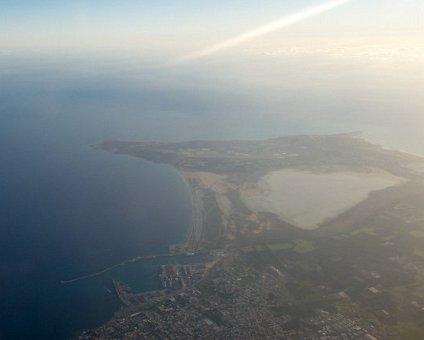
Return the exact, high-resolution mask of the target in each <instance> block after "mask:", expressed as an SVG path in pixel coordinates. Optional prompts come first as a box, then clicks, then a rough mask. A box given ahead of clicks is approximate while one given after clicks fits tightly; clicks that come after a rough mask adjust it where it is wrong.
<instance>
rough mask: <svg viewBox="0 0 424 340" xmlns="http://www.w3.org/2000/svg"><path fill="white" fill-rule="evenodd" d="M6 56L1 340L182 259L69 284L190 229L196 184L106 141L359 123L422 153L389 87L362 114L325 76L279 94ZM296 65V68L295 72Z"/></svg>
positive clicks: (74, 314)
mask: <svg viewBox="0 0 424 340" xmlns="http://www.w3.org/2000/svg"><path fill="white" fill-rule="evenodd" d="M0 59H1V58H0ZM12 59H13V58H12ZM0 61H1V67H0V306H1V308H0V339H68V338H71V337H74V336H76V335H77V334H79V332H81V330H83V329H87V328H92V327H96V326H98V325H100V324H101V323H102V322H104V321H106V320H108V319H110V318H111V316H112V315H113V313H114V312H115V311H116V310H117V309H118V308H119V301H118V299H117V298H116V296H115V295H114V294H113V292H112V293H111V291H112V290H113V288H112V285H111V281H112V279H119V280H122V281H124V282H126V283H128V284H129V285H130V286H131V287H132V288H133V289H134V290H135V291H137V292H141V291H145V290H150V289H155V288H157V285H158V280H157V273H158V270H159V267H160V265H161V264H164V263H169V261H177V260H186V259H173V258H168V257H159V258H156V259H151V260H146V261H140V262H137V263H134V264H131V265H126V266H121V267H117V268H116V269H114V270H111V271H109V272H107V273H105V274H103V275H99V276H96V277H93V278H89V279H85V280H80V281H77V282H74V283H70V284H61V283H60V281H62V280H70V279H73V278H75V277H80V276H84V275H87V274H90V273H93V272H97V271H99V270H102V269H103V268H107V267H110V266H113V265H115V264H118V263H121V262H123V261H126V260H128V259H131V258H133V257H135V256H139V255H152V254H164V253H166V252H167V251H168V247H169V246H170V245H172V244H177V243H181V242H184V241H185V239H186V237H187V235H188V233H189V230H190V227H191V199H190V194H189V191H188V189H187V187H186V186H185V184H184V182H183V181H182V179H181V178H180V177H179V175H178V173H177V172H176V170H175V169H173V168H172V167H170V166H168V165H164V164H154V163H151V162H147V161H144V160H141V159H137V158H131V157H128V156H122V155H114V154H110V153H107V152H104V151H100V150H96V149H95V148H93V147H92V146H93V145H95V144H96V143H99V142H101V141H104V140H115V139H119V140H141V141H148V140H156V141H182V140H190V139H241V138H247V139H257V138H268V137H276V136H281V135H293V134H302V133H339V132H351V131H356V130H362V131H364V135H365V136H366V137H367V138H371V139H373V138H374V140H375V141H377V142H380V143H384V144H385V145H388V146H391V147H399V148H404V149H408V148H409V149H408V150H409V151H411V152H416V153H420V152H422V153H423V154H424V149H422V150H421V149H420V147H422V145H424V143H423V144H420V141H421V135H420V134H418V133H417V134H416V136H415V135H414V136H415V137H413V138H412V134H411V133H410V131H411V130H410V129H408V128H407V125H405V126H404V127H402V126H400V125H399V124H398V123H397V122H398V120H397V119H395V118H396V117H397V116H396V115H395V114H391V115H390V116H389V117H388V119H387V120H385V121H384V120H383V118H382V117H383V115H382V114H381V111H382V107H381V103H380V100H381V95H380V94H375V97H376V98H377V99H376V100H375V101H374V102H372V101H371V102H370V99H369V98H368V97H367V98H366V100H368V104H367V105H368V106H369V107H371V108H372V109H370V110H368V112H367V113H364V112H362V111H361V112H360V113H359V108H360V109H361V110H363V109H364V108H365V104H364V100H365V99H364V98H363V97H361V93H358V91H359V90H358V89H356V91H357V92H354V91H353V92H348V89H346V88H344V89H343V93H340V92H337V93H334V91H333V92H332V90H331V89H332V87H329V86H328V84H327V85H326V87H323V86H324V85H323V86H321V87H320V88H319V91H318V90H317V91H315V92H313V91H311V89H308V90H305V93H300V92H299V91H300V90H299V87H297V86H293V88H292V89H290V88H288V87H287V85H286V86H285V87H281V89H279V91H277V95H275V96H274V97H272V98H271V97H270V96H271V95H270V93H269V92H267V93H266V94H264V93H262V94H261V93H259V92H258V89H257V88H254V87H251V86H250V85H249V82H248V81H247V82H245V84H248V85H240V84H238V83H237V82H233V81H232V80H229V81H227V80H226V79H225V77H224V76H223V75H221V76H222V78H219V75H216V74H214V77H215V78H214V77H212V76H211V75H209V76H210V78H209V79H207V76H205V75H204V74H202V76H199V74H200V73H201V72H199V71H198V70H197V71H196V72H198V73H199V74H197V76H193V74H195V73H196V72H194V71H193V72H192V74H191V75H190V76H188V77H184V76H183V74H184V72H183V71H181V73H174V74H171V76H169V75H168V76H165V74H166V72H165V71H160V72H157V73H154V72H150V71H148V70H146V69H143V68H139V67H135V66H134V65H137V64H135V63H133V62H127V63H126V64H125V63H124V64H125V67H124V71H122V70H120V69H119V67H118V66H117V63H116V62H110V63H109V64H105V65H102V67H99V64H98V63H97V62H96V60H94V59H93V60H88V61H87V60H86V61H85V62H84V63H82V62H81V61H80V60H71V61H68V64H67V63H64V62H63V61H61V62H60V63H59V62H52V61H45V60H42V61H37V62H34V61H31V62H29V61H27V60H18V61H16V60H11V58H6V59H4V58H3V59H1V60H0ZM81 65H82V66H81ZM292 70H293V68H292V65H290V64H287V67H286V71H287V73H286V75H287V74H290V72H293V71H292ZM169 72H170V71H169ZM169 72H168V73H169ZM281 72H282V71H281ZM224 73H225V72H224ZM235 78H237V77H235ZM254 80H255V81H256V80H257V79H254ZM295 80H296V79H293V75H292V77H291V78H290V81H291V82H293V81H295ZM297 80H298V81H301V80H302V81H304V79H303V78H302V79H297ZM335 87H336V86H335ZM323 88H324V89H327V90H325V91H323ZM361 88H362V87H361ZM261 95H262V97H261ZM355 95H357V96H359V97H360V100H358V101H355V100H354V99H352V98H355V97H354V96H355ZM302 96H303V97H302ZM340 96H342V97H343V98H340ZM299 98H303V99H302V100H301V99H299ZM334 101H337V105H335V104H334ZM358 103H359V104H360V105H359V104H358ZM421 104H422V102H420V105H421ZM317 105H318V106H319V109H317ZM379 105H380V106H379ZM420 107H421V106H420ZM383 108H384V106H383ZM403 108H405V107H403ZM308 110H309V111H308ZM373 110H374V111H373ZM411 110H413V108H411ZM340 112H344V114H341V113H340ZM355 114H356V115H357V116H356V118H355V117H353V116H352V115H355ZM412 116H413V115H412V114H411V117H412ZM414 117H415V116H414ZM411 119H412V118H411ZM411 119H410V120H409V121H407V122H409V124H410V125H414V127H413V128H412V129H413V130H414V129H416V130H417V132H419V131H422V130H421V129H418V127H417V125H416V124H411ZM414 119H415V118H414ZM384 124H386V125H384ZM414 131H415V130H414ZM395 134H396V138H393V136H394V135H395ZM387 136H389V137H390V138H388V137H387Z"/></svg>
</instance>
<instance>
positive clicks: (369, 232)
mask: <svg viewBox="0 0 424 340" xmlns="http://www.w3.org/2000/svg"><path fill="white" fill-rule="evenodd" d="M350 234H351V235H352V236H356V235H360V234H365V235H370V236H376V235H377V234H376V233H375V231H374V230H373V229H371V228H360V229H356V230H353V231H351V232H350Z"/></svg>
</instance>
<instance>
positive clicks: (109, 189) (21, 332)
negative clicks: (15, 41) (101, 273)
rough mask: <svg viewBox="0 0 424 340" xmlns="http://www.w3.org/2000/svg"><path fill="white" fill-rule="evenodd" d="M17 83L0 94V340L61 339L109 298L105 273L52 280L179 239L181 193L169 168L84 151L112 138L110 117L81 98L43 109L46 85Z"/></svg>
mask: <svg viewBox="0 0 424 340" xmlns="http://www.w3.org/2000/svg"><path fill="white" fill-rule="evenodd" d="M24 83H25V81H24V80H22V79H21V80H20V83H19V84H20V86H21V85H22V84H24ZM43 84H44V83H43V82H41V81H40V83H39V85H40V86H43ZM2 86H4V87H5V86H6V85H5V83H2ZM10 86H13V84H12V85H10ZM19 88H21V87H18V86H17V88H16V89H15V94H14V96H15V95H16V92H17V93H18V97H11V96H10V95H9V96H8V94H7V93H4V92H3V94H2V95H0V97H2V98H1V99H2V102H1V103H2V105H1V109H2V110H1V116H0V193H1V195H0V226H1V227H0V305H1V308H0V338H1V339H3V338H4V339H60V338H66V337H69V336H71V335H72V334H75V332H77V331H78V330H80V329H82V328H87V327H93V326H95V325H97V324H99V323H100V322H101V321H104V320H106V319H108V318H110V317H111V315H112V313H113V312H114V311H115V310H116V309H117V307H118V301H117V300H116V298H115V297H114V296H113V295H110V294H108V292H107V291H106V290H105V289H104V287H103V286H104V284H109V283H110V277H109V278H108V279H107V280H106V281H104V280H103V281H99V282H97V284H96V283H84V282H81V283H79V284H73V285H61V284H59V281H60V280H64V279H69V278H73V277H76V276H80V275H84V274H87V273H90V272H93V271H97V270H99V269H102V268H104V267H108V266H110V265H113V264H116V263H119V262H121V261H124V260H126V259H128V258H132V257H134V256H136V255H143V254H155V253H164V252H166V251H167V249H168V246H169V245H170V244H173V243H178V242H181V241H184V239H185V237H186V234H187V231H188V229H189V227H190V223H191V222H190V221H191V217H190V215H191V206H190V197H189V193H188V190H187V188H186V187H185V185H184V183H183V181H182V180H181V179H180V178H179V177H178V175H177V174H176V172H175V171H174V170H173V169H172V168H170V167H168V166H165V165H156V164H152V163H148V162H144V161H143V160H140V159H135V158H130V157H126V156H116V155H111V154H108V153H105V152H102V151H98V150H94V149H93V148H91V147H90V144H92V143H95V142H98V141H101V140H103V139H107V138H113V137H116V133H115V132H116V130H115V129H114V126H115V124H116V125H119V122H120V121H121V120H122V119H123V117H122V116H121V115H120V114H119V113H117V114H116V115H115V116H114V117H113V116H112V115H109V117H108V118H107V120H108V122H107V125H108V126H110V128H109V129H107V128H105V126H104V125H105V123H104V122H102V121H101V118H102V117H101V115H99V114H97V115H96V114H94V113H93V115H90V114H89V112H87V111H88V109H87V108H85V109H86V110H85V111H84V110H83V109H84V105H83V104H81V102H84V100H85V99H84V98H75V99H74V100H73V101H74V103H75V104H74V106H73V108H71V109H72V110H71V111H72V112H69V113H67V112H63V111H61V108H60V107H56V108H55V111H56V112H54V113H52V114H50V113H49V112H47V113H46V112H45V111H43V110H42V108H43V107H42V106H41V107H40V106H37V101H39V100H41V101H48V100H49V98H48V97H47V96H48V91H46V92H44V93H43V92H42V91H41V93H40V88H39V87H34V89H33V90H28V91H24V93H20V94H19V91H18V89H19ZM37 92H38V93H37ZM62 94H63V95H69V93H66V91H65V92H64V93H62ZM56 95H59V94H56ZM89 95H90V94H89ZM91 96H94V94H91ZM96 100H101V98H98V97H97V98H96ZM31 104H32V105H31ZM43 105H48V103H47V104H46V103H43ZM68 109H69V108H68ZM121 137H125V136H123V135H121ZM146 268H148V267H146ZM146 270H147V271H149V270H148V269H146ZM155 270H156V269H155V267H152V268H151V270H150V273H151V275H153V274H152V273H153V272H154V271H155ZM143 273H144V272H143V271H142V270H141V271H140V278H142V277H143ZM151 275H150V277H151ZM148 277H149V276H148ZM148 277H147V278H148ZM143 282H144V281H143ZM145 284H146V285H147V287H146V288H149V285H150V286H151V285H152V280H151V279H150V281H149V280H148V279H146V281H145Z"/></svg>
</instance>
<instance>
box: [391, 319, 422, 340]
mask: <svg viewBox="0 0 424 340" xmlns="http://www.w3.org/2000/svg"><path fill="white" fill-rule="evenodd" d="M397 328H398V330H399V332H400V339H401V340H416V339H424V329H423V328H422V327H419V326H418V325H416V324H414V323H412V322H400V323H399V324H398V326H397Z"/></svg>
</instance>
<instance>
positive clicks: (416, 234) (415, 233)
mask: <svg viewBox="0 0 424 340" xmlns="http://www.w3.org/2000/svg"><path fill="white" fill-rule="evenodd" d="M408 234H409V235H411V236H413V237H417V238H422V237H424V231H421V230H413V231H410V232H409V233H408Z"/></svg>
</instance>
